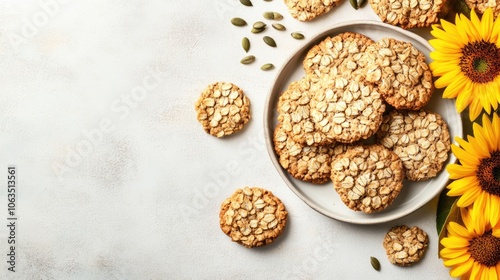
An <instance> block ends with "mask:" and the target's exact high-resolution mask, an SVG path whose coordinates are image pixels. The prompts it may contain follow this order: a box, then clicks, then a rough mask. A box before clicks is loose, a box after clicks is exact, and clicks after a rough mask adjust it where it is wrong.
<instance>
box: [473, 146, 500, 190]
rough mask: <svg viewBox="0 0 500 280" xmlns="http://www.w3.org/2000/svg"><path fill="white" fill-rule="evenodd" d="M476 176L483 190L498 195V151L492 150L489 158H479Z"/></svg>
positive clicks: (499, 160) (499, 165)
mask: <svg viewBox="0 0 500 280" xmlns="http://www.w3.org/2000/svg"><path fill="white" fill-rule="evenodd" d="M477 178H478V179H479V184H480V185H481V188H482V189H483V190H484V191H486V192H488V193H490V194H493V195H496V196H500V151H496V152H493V153H492V154H491V156H490V157H489V158H485V159H483V160H481V163H480V164H479V167H478V170H477Z"/></svg>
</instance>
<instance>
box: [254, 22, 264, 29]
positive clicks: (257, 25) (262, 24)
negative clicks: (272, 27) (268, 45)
mask: <svg viewBox="0 0 500 280" xmlns="http://www.w3.org/2000/svg"><path fill="white" fill-rule="evenodd" d="M266 26H267V25H266V24H265V23H263V22H262V21H257V22H256V23H254V24H253V28H255V29H264V28H266Z"/></svg>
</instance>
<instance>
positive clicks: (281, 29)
mask: <svg viewBox="0 0 500 280" xmlns="http://www.w3.org/2000/svg"><path fill="white" fill-rule="evenodd" d="M273 27H274V29H276V30H279V31H285V30H286V27H285V26H284V25H283V24H281V23H273Z"/></svg>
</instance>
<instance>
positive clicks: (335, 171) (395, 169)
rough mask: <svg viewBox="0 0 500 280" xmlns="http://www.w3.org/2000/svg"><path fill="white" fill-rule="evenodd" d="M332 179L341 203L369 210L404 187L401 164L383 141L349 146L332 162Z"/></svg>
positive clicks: (384, 204) (382, 204) (380, 206)
mask: <svg viewBox="0 0 500 280" xmlns="http://www.w3.org/2000/svg"><path fill="white" fill-rule="evenodd" d="M331 177H332V178H331V179H332V181H333V186H334V188H335V191H337V193H338V194H339V195H340V199H341V200H342V202H344V204H345V205H346V206H347V207H349V208H350V209H352V210H354V211H363V212H365V213H372V212H376V211H380V210H383V209H385V208H386V207H387V206H389V205H390V204H391V203H392V202H393V200H394V199H395V198H396V197H397V196H398V194H399V192H400V191H401V188H402V187H403V177H404V175H403V164H402V163H401V160H400V159H399V158H398V156H397V155H396V154H395V153H393V152H392V151H391V150H389V149H387V148H384V147H383V146H382V145H372V146H354V147H351V148H348V149H347V151H346V152H345V153H344V154H343V155H342V156H341V157H337V158H336V159H335V160H334V161H333V162H332V171H331Z"/></svg>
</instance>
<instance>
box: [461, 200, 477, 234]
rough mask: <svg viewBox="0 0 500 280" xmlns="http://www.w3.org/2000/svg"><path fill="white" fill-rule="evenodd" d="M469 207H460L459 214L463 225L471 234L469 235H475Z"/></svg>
mask: <svg viewBox="0 0 500 280" xmlns="http://www.w3.org/2000/svg"><path fill="white" fill-rule="evenodd" d="M469 209H470V207H469V208H460V216H461V218H462V222H463V223H464V225H465V228H466V229H467V231H468V232H469V233H470V234H471V236H473V237H477V234H476V233H475V231H474V222H473V220H472V218H471V215H470V210H469Z"/></svg>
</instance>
